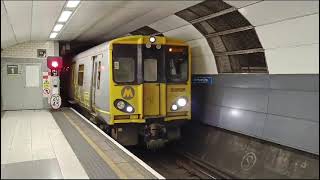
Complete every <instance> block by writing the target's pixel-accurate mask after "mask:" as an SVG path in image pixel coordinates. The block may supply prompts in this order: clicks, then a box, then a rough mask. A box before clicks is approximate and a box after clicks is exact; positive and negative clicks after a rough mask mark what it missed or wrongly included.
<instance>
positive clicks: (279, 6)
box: [239, 0, 319, 26]
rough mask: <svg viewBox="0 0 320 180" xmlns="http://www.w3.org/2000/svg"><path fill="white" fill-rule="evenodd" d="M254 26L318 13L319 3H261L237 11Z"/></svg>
mask: <svg viewBox="0 0 320 180" xmlns="http://www.w3.org/2000/svg"><path fill="white" fill-rule="evenodd" d="M239 12H240V13H242V15H244V16H245V17H246V18H247V20H248V21H249V22H250V23H251V24H252V25H254V26H260V25H263V24H270V23H274V22H276V21H282V20H286V19H288V18H295V17H300V16H305V15H310V14H314V13H316V12H319V1H303V0H302V1H301V0H300V1H261V2H258V3H255V4H252V5H249V6H247V7H243V8H240V9H239Z"/></svg>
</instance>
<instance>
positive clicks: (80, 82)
mask: <svg viewBox="0 0 320 180" xmlns="http://www.w3.org/2000/svg"><path fill="white" fill-rule="evenodd" d="M83 75H84V64H79V70H78V85H79V86H83Z"/></svg>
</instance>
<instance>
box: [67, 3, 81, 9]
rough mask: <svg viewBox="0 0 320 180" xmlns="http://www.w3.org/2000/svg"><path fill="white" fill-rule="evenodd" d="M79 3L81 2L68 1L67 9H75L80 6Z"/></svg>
mask: <svg viewBox="0 0 320 180" xmlns="http://www.w3.org/2000/svg"><path fill="white" fill-rule="evenodd" d="M79 3H80V1H68V3H67V7H68V8H75V7H77V6H78V4H79Z"/></svg>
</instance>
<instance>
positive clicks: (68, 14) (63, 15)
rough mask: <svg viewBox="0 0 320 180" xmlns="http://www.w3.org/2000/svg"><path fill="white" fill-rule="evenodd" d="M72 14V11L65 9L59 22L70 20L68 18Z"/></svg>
mask: <svg viewBox="0 0 320 180" xmlns="http://www.w3.org/2000/svg"><path fill="white" fill-rule="evenodd" d="M71 14H72V11H63V12H62V13H61V16H60V18H59V20H58V22H66V21H68V19H69V17H70V16H71Z"/></svg>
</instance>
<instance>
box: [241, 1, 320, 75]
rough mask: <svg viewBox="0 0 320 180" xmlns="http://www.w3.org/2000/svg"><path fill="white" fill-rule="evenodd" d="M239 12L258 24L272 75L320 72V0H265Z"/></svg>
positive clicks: (257, 28)
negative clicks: (319, 48)
mask: <svg viewBox="0 0 320 180" xmlns="http://www.w3.org/2000/svg"><path fill="white" fill-rule="evenodd" d="M239 12H240V13H242V14H243V15H244V16H245V17H246V18H247V19H248V20H249V21H250V22H251V23H252V24H253V25H254V26H256V32H257V34H258V37H259V39H260V42H261V44H262V47H263V48H264V49H265V55H266V61H267V65H268V70H269V73H270V74H319V67H318V66H319V50H318V47H319V1H302V0H300V1H261V2H258V3H255V4H252V5H249V6H246V7H243V8H241V9H239Z"/></svg>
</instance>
